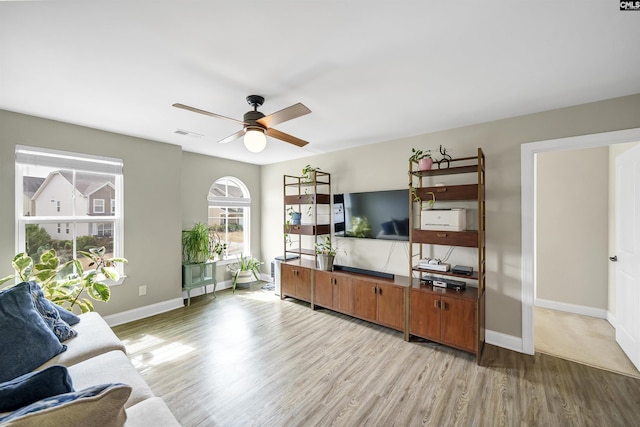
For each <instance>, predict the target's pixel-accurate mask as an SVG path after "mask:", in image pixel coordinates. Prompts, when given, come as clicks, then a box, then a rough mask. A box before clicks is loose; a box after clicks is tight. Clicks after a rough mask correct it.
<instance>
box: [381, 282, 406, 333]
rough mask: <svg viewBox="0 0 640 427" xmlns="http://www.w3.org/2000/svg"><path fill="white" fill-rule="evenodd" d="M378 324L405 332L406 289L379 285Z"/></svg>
mask: <svg viewBox="0 0 640 427" xmlns="http://www.w3.org/2000/svg"><path fill="white" fill-rule="evenodd" d="M378 323H380V324H381V325H385V326H388V327H390V328H393V329H397V330H400V331H403V330H404V288H402V287H400V286H393V285H385V284H382V283H378Z"/></svg>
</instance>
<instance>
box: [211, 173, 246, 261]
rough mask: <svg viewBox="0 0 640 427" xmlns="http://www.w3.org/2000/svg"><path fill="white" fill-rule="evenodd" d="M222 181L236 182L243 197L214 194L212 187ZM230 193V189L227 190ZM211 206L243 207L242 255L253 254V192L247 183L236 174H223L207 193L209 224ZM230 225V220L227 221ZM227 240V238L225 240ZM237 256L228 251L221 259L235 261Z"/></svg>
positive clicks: (235, 184)
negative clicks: (229, 253)
mask: <svg viewBox="0 0 640 427" xmlns="http://www.w3.org/2000/svg"><path fill="white" fill-rule="evenodd" d="M220 181H230V182H232V183H233V184H234V186H236V187H238V188H239V189H240V190H241V191H242V194H243V197H230V196H213V195H212V189H213V188H214V187H215V186H216V185H217V184H218V182H220ZM227 194H228V191H227ZM211 208H234V209H238V208H240V209H242V220H243V227H242V233H243V247H242V255H244V256H249V255H251V193H250V192H249V189H248V188H247V186H246V185H245V183H244V182H243V181H242V180H241V179H240V178H237V177H235V176H222V177H219V178H218V179H216V180H215V181H214V182H213V184H211V187H209V193H208V195H207V224H209V223H210V222H209V221H210V218H211V217H210V216H209V212H210V209H211ZM227 225H228V222H227ZM223 242H226V240H223ZM235 261H236V258H235V256H232V255H228V253H226V254H224V257H223V258H222V259H221V260H220V261H219V262H220V263H222V264H226V263H231V262H235Z"/></svg>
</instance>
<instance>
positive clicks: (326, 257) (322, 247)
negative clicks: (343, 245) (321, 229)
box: [315, 236, 338, 271]
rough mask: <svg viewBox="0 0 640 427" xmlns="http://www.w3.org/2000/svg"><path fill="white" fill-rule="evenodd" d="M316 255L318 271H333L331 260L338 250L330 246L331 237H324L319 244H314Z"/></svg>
mask: <svg viewBox="0 0 640 427" xmlns="http://www.w3.org/2000/svg"><path fill="white" fill-rule="evenodd" d="M315 246H316V255H317V256H318V268H319V269H320V270H327V271H331V270H333V260H334V259H335V256H336V253H337V252H338V248H336V247H335V246H332V245H331V237H330V236H324V239H322V240H321V241H319V242H316V244H315Z"/></svg>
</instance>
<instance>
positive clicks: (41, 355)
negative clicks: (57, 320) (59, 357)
mask: <svg viewBox="0 0 640 427" xmlns="http://www.w3.org/2000/svg"><path fill="white" fill-rule="evenodd" d="M0 331H2V340H1V345H0V366H1V367H2V369H0V382H5V381H8V380H11V379H13V378H16V377H18V376H20V375H23V374H26V373H27V372H31V371H33V370H34V369H35V368H37V367H38V366H40V365H42V364H43V363H44V362H46V361H47V360H49V359H51V358H52V357H53V356H55V355H56V354H58V353H61V352H63V351H65V350H66V349H67V346H65V345H63V344H61V343H60V341H58V338H56V336H55V335H54V334H53V332H52V331H51V329H49V327H48V326H47V324H46V323H45V322H44V320H43V319H42V316H40V313H38V311H37V310H36V307H35V306H34V305H33V299H32V298H31V292H30V291H29V283H26V282H23V283H20V284H19V285H16V286H14V287H12V288H9V289H6V290H4V291H2V292H0Z"/></svg>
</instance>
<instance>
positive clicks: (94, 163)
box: [15, 145, 126, 285]
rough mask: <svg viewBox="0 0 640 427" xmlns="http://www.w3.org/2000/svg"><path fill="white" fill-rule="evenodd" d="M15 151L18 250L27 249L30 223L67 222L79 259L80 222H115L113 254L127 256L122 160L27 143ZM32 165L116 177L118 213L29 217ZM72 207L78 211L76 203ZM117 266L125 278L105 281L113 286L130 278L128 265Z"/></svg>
mask: <svg viewBox="0 0 640 427" xmlns="http://www.w3.org/2000/svg"><path fill="white" fill-rule="evenodd" d="M15 153H16V154H15V156H16V157H15V178H16V179H15V230H16V237H15V252H16V253H20V252H24V251H25V248H26V226H27V225H29V224H37V225H41V224H58V226H62V223H66V224H65V225H66V226H67V227H68V228H67V229H70V231H71V233H70V234H71V238H70V239H69V240H71V241H72V242H73V245H72V246H73V248H72V251H73V254H74V256H75V257H76V258H77V257H78V253H77V247H76V245H77V237H79V236H77V235H76V224H84V223H86V224H89V225H90V227H91V228H93V229H95V228H96V227H97V225H96V224H98V223H110V224H112V238H113V256H114V257H119V258H124V215H123V214H124V212H123V209H122V207H123V205H124V204H123V201H124V176H123V172H122V169H123V161H122V159H117V158H111V157H104V156H94V155H89V154H83V153H75V152H68V151H60V150H53V149H47V148H41V147H31V146H24V145H16V148H15ZM29 166H42V167H47V168H52V169H54V170H56V168H58V169H57V170H68V171H73V174H74V176H75V173H76V172H81V173H90V174H96V175H100V174H102V175H111V176H113V177H114V188H115V197H116V198H115V201H116V203H115V212H114V214H108V215H89V213H88V212H83V213H82V214H80V213H77V212H73V213H72V214H71V215H60V216H57V215H53V216H36V215H32V216H26V215H25V212H24V206H23V197H24V192H23V191H24V190H23V177H24V176H28V175H27V174H26V168H28V167H29ZM103 201H104V199H103ZM72 205H73V204H72ZM103 206H104V205H103ZM72 210H75V206H74V207H73V208H72ZM104 210H106V209H104ZM56 212H60V201H57V203H56ZM114 267H115V268H116V269H117V270H118V272H119V273H120V276H121V277H120V280H119V281H118V282H117V283H116V282H113V281H111V280H105V283H107V284H109V285H115V284H121V283H122V282H123V281H124V279H125V278H126V276H125V274H124V268H123V267H124V266H123V265H122V264H121V263H116V264H115V266H114Z"/></svg>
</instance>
